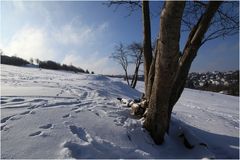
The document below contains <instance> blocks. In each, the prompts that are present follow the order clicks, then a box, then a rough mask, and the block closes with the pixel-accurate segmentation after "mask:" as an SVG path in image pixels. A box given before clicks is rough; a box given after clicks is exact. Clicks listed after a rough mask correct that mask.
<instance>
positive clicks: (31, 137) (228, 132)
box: [1, 65, 239, 159]
mask: <svg viewBox="0 0 240 160" xmlns="http://www.w3.org/2000/svg"><path fill="white" fill-rule="evenodd" d="M142 87H143V84H141V83H139V86H138V89H139V90H140V91H141V89H142ZM211 94H213V95H211ZM140 96H141V92H139V91H137V90H134V89H132V88H130V87H129V86H127V85H125V84H124V83H122V82H121V81H119V80H118V79H114V80H112V79H109V78H107V77H104V76H101V75H88V74H74V73H69V72H62V71H51V70H44V69H42V70H39V69H37V68H24V67H13V66H8V65H1V158H46V159H51V158H76V159H78V158H238V157H239V154H238V152H239V143H238V140H239V138H238V131H239V114H238V98H236V97H232V96H225V95H220V94H215V93H211V92H199V91H193V90H188V89H187V90H185V92H184V94H183V96H182V97H181V99H180V100H179V102H178V104H177V106H176V107H175V108H174V113H173V117H172V122H171V128H170V134H169V135H166V138H165V140H166V141H165V143H164V144H163V145H160V146H157V145H155V144H154V142H153V141H152V139H151V137H150V136H149V134H148V132H147V131H146V130H145V129H143V128H142V127H141V126H142V125H141V123H142V121H141V120H138V119H136V117H134V116H132V115H131V114H130V110H129V108H125V107H123V106H122V105H121V104H120V103H119V101H118V100H117V99H116V98H117V97H122V98H127V99H133V98H138V97H140ZM226 107H227V108H226ZM182 133H184V135H185V136H186V137H187V139H188V141H189V143H191V145H193V146H194V147H193V148H192V149H188V148H186V147H185V146H184V143H183V139H182V138H181V137H180V136H179V135H181V134H182Z"/></svg>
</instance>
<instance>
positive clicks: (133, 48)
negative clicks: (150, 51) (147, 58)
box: [128, 42, 143, 88]
mask: <svg viewBox="0 0 240 160" xmlns="http://www.w3.org/2000/svg"><path fill="white" fill-rule="evenodd" d="M128 50H129V56H130V58H131V61H132V63H134V64H135V70H134V74H133V77H132V81H131V87H132V88H135V87H136V84H137V81H138V72H139V68H140V66H141V64H143V47H142V44H141V43H136V42H133V43H132V44H130V45H129V46H128Z"/></svg>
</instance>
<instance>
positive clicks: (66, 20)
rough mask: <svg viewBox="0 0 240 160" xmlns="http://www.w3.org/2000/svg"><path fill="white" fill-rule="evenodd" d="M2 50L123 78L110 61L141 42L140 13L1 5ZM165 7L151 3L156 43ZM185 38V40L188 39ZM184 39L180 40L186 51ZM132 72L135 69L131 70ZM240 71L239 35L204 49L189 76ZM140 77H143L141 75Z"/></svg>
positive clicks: (96, 6)
mask: <svg viewBox="0 0 240 160" xmlns="http://www.w3.org/2000/svg"><path fill="white" fill-rule="evenodd" d="M0 3H1V16H0V18H1V19H0V20H1V25H0V27H1V28H0V30H1V32H0V49H2V50H3V52H4V54H6V55H10V56H12V55H16V56H19V57H22V58H24V59H27V60H29V59H30V58H34V59H35V58H38V59H40V60H53V61H56V62H58V63H64V64H73V65H75V66H78V67H81V68H83V69H85V70H86V69H88V70H89V71H94V72H95V73H98V74H123V70H122V68H121V66H120V65H119V64H118V63H116V62H114V61H113V60H112V59H111V58H110V56H111V53H112V52H113V51H114V46H115V45H117V44H119V43H120V42H122V43H123V44H125V45H128V44H130V43H132V42H134V41H135V42H142V38H143V32H142V30H143V29H142V21H141V10H140V9H138V10H136V11H134V12H132V13H131V14H130V15H129V13H130V12H129V9H128V8H127V7H124V6H121V7H118V8H116V7H114V6H113V7H110V8H109V7H107V5H104V4H103V2H101V1H97V2H96V1H95V2H94V1H71V2H70V1H65V2H63V1H58V2H57V1H55V2H49V1H42V2H37V1H1V2H0ZM161 5H162V2H150V9H151V29H152V39H155V38H156V37H157V35H158V31H159V16H158V14H157V13H159V12H160V11H161ZM184 34H185V33H182V35H183V37H186V35H184ZM185 42H186V39H184V38H183V39H181V44H180V46H183V45H184V43H185ZM129 68H130V69H129V70H130V71H129V72H130V73H131V72H132V71H133V69H132V68H133V67H132V66H129ZM238 68H239V34H237V35H234V36H231V37H226V38H225V39H223V38H219V39H215V40H212V41H209V42H207V43H206V44H204V45H203V46H202V47H201V48H200V50H199V52H198V56H197V57H196V58H195V60H194V62H193V64H192V67H191V70H190V71H191V72H207V71H215V70H218V71H228V70H236V69H238ZM140 74H141V73H140Z"/></svg>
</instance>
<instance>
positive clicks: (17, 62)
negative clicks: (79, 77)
mask: <svg viewBox="0 0 240 160" xmlns="http://www.w3.org/2000/svg"><path fill="white" fill-rule="evenodd" d="M38 63H39V64H38V67H39V68H45V69H52V70H64V71H72V72H75V73H87V74H89V71H88V70H86V71H84V70H83V69H82V68H80V67H75V66H73V65H66V64H62V65H61V64H60V63H57V62H54V61H50V60H48V61H40V60H39V62H38ZM1 64H8V65H14V66H31V63H30V62H28V61H27V60H25V59H22V58H20V57H17V56H11V57H10V56H7V55H1ZM92 73H94V72H92Z"/></svg>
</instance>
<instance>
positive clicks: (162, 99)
mask: <svg viewBox="0 0 240 160" xmlns="http://www.w3.org/2000/svg"><path fill="white" fill-rule="evenodd" d="M184 6H185V2H173V1H167V2H165V6H164V8H163V10H162V13H161V17H160V22H161V25H160V32H159V34H160V36H159V37H160V39H159V42H158V44H157V51H156V56H155V58H156V63H155V76H154V82H153V85H152V90H151V96H150V101H149V105H148V113H147V116H146V119H145V121H144V127H145V128H146V129H147V130H148V131H149V132H150V134H151V136H152V138H153V139H154V141H155V143H156V144H161V143H163V141H164V135H165V132H166V130H167V127H168V123H169V122H168V120H169V118H168V106H169V98H170V95H171V88H172V83H171V82H172V80H173V78H174V75H175V72H176V68H177V63H178V59H179V40H180V27H181V18H182V14H183V10H184Z"/></svg>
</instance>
